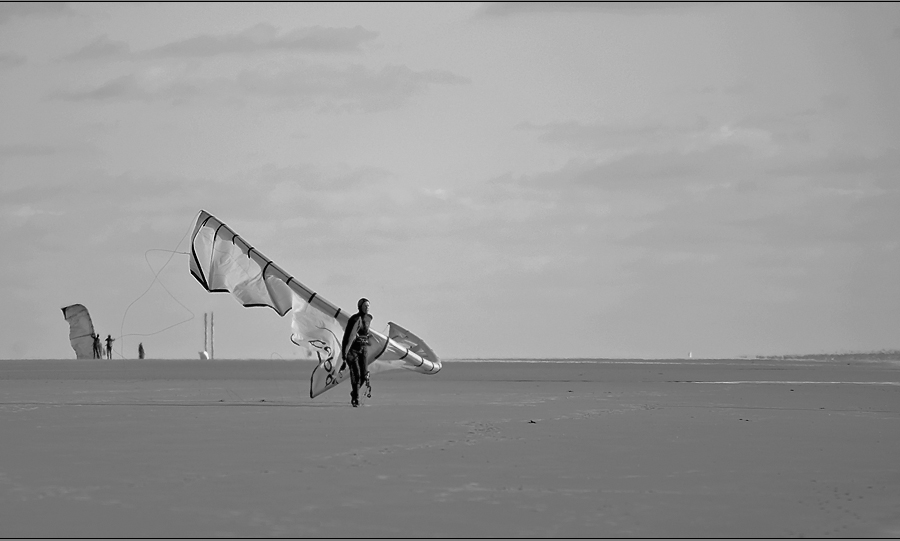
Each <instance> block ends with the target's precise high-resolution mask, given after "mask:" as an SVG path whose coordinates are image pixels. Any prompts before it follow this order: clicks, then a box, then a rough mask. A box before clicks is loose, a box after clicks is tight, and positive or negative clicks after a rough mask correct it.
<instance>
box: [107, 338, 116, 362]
mask: <svg viewBox="0 0 900 541" xmlns="http://www.w3.org/2000/svg"><path fill="white" fill-rule="evenodd" d="M115 341H116V339H115V338H113V337H112V335H111V334H107V335H106V358H107V359H112V343H113V342H115Z"/></svg>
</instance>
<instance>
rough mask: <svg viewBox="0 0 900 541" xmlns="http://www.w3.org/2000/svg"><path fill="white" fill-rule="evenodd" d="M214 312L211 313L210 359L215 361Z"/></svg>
mask: <svg viewBox="0 0 900 541" xmlns="http://www.w3.org/2000/svg"><path fill="white" fill-rule="evenodd" d="M213 315H214V314H213V312H210V313H209V358H210V359H215V358H216V354H215V349H216V344H215V342H216V340H215V338H214V335H213Z"/></svg>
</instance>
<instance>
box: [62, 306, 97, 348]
mask: <svg viewBox="0 0 900 541" xmlns="http://www.w3.org/2000/svg"><path fill="white" fill-rule="evenodd" d="M62 313H63V317H65V318H66V321H68V322H69V342H70V343H71V344H72V349H74V350H75V358H77V359H93V358H94V324H93V323H91V315H90V314H89V313H88V310H87V308H85V307H84V306H83V305H81V304H73V305H71V306H66V307H65V308H63V309H62Z"/></svg>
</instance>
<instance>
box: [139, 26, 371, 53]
mask: <svg viewBox="0 0 900 541" xmlns="http://www.w3.org/2000/svg"><path fill="white" fill-rule="evenodd" d="M377 36H378V32H375V31H372V30H366V29H365V28H363V27H362V26H355V27H353V28H326V27H322V26H313V27H308V28H297V29H295V30H291V31H289V32H285V33H279V31H278V29H277V28H276V27H275V26H273V25H271V24H267V23H260V24H258V25H256V26H254V27H252V28H248V29H246V30H243V31H241V32H235V33H231V34H221V35H208V34H207V35H201V36H196V37H193V38H189V39H185V40H181V41H176V42H172V43H167V44H165V45H162V46H160V47H156V48H154V49H150V50H148V51H146V52H144V53H142V54H143V55H146V56H152V57H185V56H191V57H209V56H217V55H224V54H254V53H261V52H269V51H297V52H356V51H359V50H360V47H361V45H362V44H363V43H365V42H367V41H371V40H373V39H375V38H376V37H377Z"/></svg>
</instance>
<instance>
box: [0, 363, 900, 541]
mask: <svg viewBox="0 0 900 541" xmlns="http://www.w3.org/2000/svg"><path fill="white" fill-rule="evenodd" d="M311 369H312V365H311V364H309V363H306V362H301V361H276V360H262V361H220V360H216V361H199V360H184V361H175V360H143V361H137V360H127V361H76V360H27V361H26V360H23V361H11V360H6V361H0V438H2V443H0V513H2V518H0V537H63V538H72V537H126V538H131V537H278V536H285V537H346V538H350V537H355V538H357V537H362V538H373V537H391V538H394V537H453V538H458V537H898V536H900V362H897V361H881V362H862V361H860V362H849V363H846V362H836V361H827V362H824V361H822V362H820V361H810V360H804V361H788V360H718V361H714V360H681V361H676V360H672V361H638V362H628V361H615V362H572V363H533V362H532V363H513V362H454V361H452V360H447V361H445V364H444V369H443V371H441V373H439V374H437V375H434V376H424V375H421V374H416V373H411V372H405V371H393V372H386V373H382V374H377V375H376V376H375V377H374V378H373V397H372V398H371V399H369V400H368V401H367V403H366V405H365V406H364V407H361V408H356V409H354V408H351V407H350V405H349V396H348V393H349V386H348V385H347V384H342V385H341V386H340V387H338V388H336V389H333V390H331V391H329V392H327V393H325V394H324V395H322V396H320V397H318V398H316V399H315V400H311V399H310V398H309V395H308V392H309V391H308V389H309V387H308V386H309V374H310V372H311Z"/></svg>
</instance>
